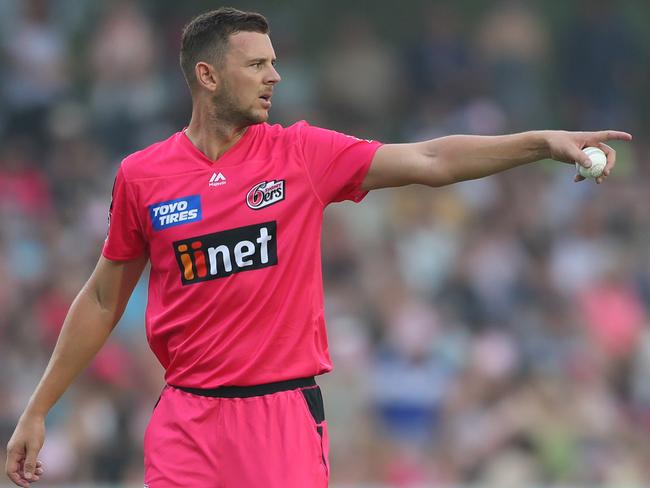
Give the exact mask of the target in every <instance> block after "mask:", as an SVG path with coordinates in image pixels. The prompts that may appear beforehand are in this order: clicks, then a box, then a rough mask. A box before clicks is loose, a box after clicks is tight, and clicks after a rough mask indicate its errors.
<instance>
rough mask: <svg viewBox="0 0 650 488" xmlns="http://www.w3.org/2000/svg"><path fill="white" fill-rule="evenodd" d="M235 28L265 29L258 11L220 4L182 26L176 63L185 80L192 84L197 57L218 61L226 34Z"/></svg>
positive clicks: (193, 83) (242, 30) (230, 33)
mask: <svg viewBox="0 0 650 488" xmlns="http://www.w3.org/2000/svg"><path fill="white" fill-rule="evenodd" d="M237 32H259V33H261V34H268V33H269V23H268V22H267V20H266V18H265V17H264V16H263V15H262V14H258V13H257V12H243V11H241V10H237V9H235V8H231V7H222V8H219V9H217V10H212V11H210V12H205V13H203V14H201V15H199V16H197V17H195V18H193V19H192V20H191V21H190V23H189V24H187V25H186V26H185V28H184V29H183V36H182V37H181V54H180V63H181V69H182V70H183V75H185V79H186V80H187V84H188V85H189V86H190V88H192V87H193V86H196V83H197V79H196V74H195V72H194V67H195V66H196V63H198V62H199V61H206V62H210V63H215V64H219V63H221V62H222V61H223V57H224V55H225V53H226V48H227V47H228V38H229V37H230V36H231V35H232V34H236V33H237Z"/></svg>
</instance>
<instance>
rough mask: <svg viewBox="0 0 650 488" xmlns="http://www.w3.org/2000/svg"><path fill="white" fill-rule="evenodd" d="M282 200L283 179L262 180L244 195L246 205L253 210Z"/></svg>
mask: <svg viewBox="0 0 650 488" xmlns="http://www.w3.org/2000/svg"><path fill="white" fill-rule="evenodd" d="M282 200H284V180H278V181H275V180H271V181H262V182H261V183H258V184H257V185H255V186H254V187H253V188H251V189H250V191H249V192H248V194H247V195H246V205H248V206H249V207H250V208H252V209H253V210H259V209H260V208H264V207H268V206H269V205H273V204H274V203H278V202H281V201H282Z"/></svg>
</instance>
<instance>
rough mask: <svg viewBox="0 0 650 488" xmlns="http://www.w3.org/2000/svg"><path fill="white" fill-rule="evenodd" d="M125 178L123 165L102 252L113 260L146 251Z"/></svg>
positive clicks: (126, 258)
mask: <svg viewBox="0 0 650 488" xmlns="http://www.w3.org/2000/svg"><path fill="white" fill-rule="evenodd" d="M128 185H129V184H128V182H127V181H126V179H125V178H124V173H123V170H122V167H120V168H119V169H118V170H117V175H116V176H115V183H114V184H113V194H112V199H111V206H110V209H109V211H108V235H107V236H106V241H105V242H104V249H103V250H102V254H103V255H104V257H105V258H107V259H110V260H112V261H126V260H129V259H134V258H137V257H139V256H141V255H142V254H144V253H145V250H146V242H145V239H144V236H143V233H142V228H141V226H140V222H139V219H138V214H137V205H136V202H135V199H134V196H133V192H132V189H130V188H129V186H128Z"/></svg>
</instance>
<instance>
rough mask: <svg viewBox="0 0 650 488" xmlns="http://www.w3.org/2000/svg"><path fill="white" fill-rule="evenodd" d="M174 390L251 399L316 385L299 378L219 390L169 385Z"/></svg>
mask: <svg viewBox="0 0 650 488" xmlns="http://www.w3.org/2000/svg"><path fill="white" fill-rule="evenodd" d="M169 386H171V387H172V388H176V389H178V390H182V391H185V392H187V393H192V394H193V395H199V396H205V397H215V398H249V397H256V396H263V395H270V394H271V393H277V392H279V391H289V390H297V389H298V388H309V387H314V386H317V385H316V380H315V379H314V377H313V376H312V377H310V378H298V379H295V380H287V381H276V382H275V383H265V384H263V385H253V386H220V387H218V388H186V387H184V386H175V385H169Z"/></svg>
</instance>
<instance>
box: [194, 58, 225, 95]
mask: <svg viewBox="0 0 650 488" xmlns="http://www.w3.org/2000/svg"><path fill="white" fill-rule="evenodd" d="M194 74H195V75H196V81H197V84H198V85H199V86H200V87H201V88H205V89H207V90H209V91H215V90H216V89H217V88H218V87H219V77H218V76H217V71H216V69H215V68H214V66H213V65H211V64H210V63H206V62H205V61H199V62H198V63H196V66H194Z"/></svg>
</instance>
